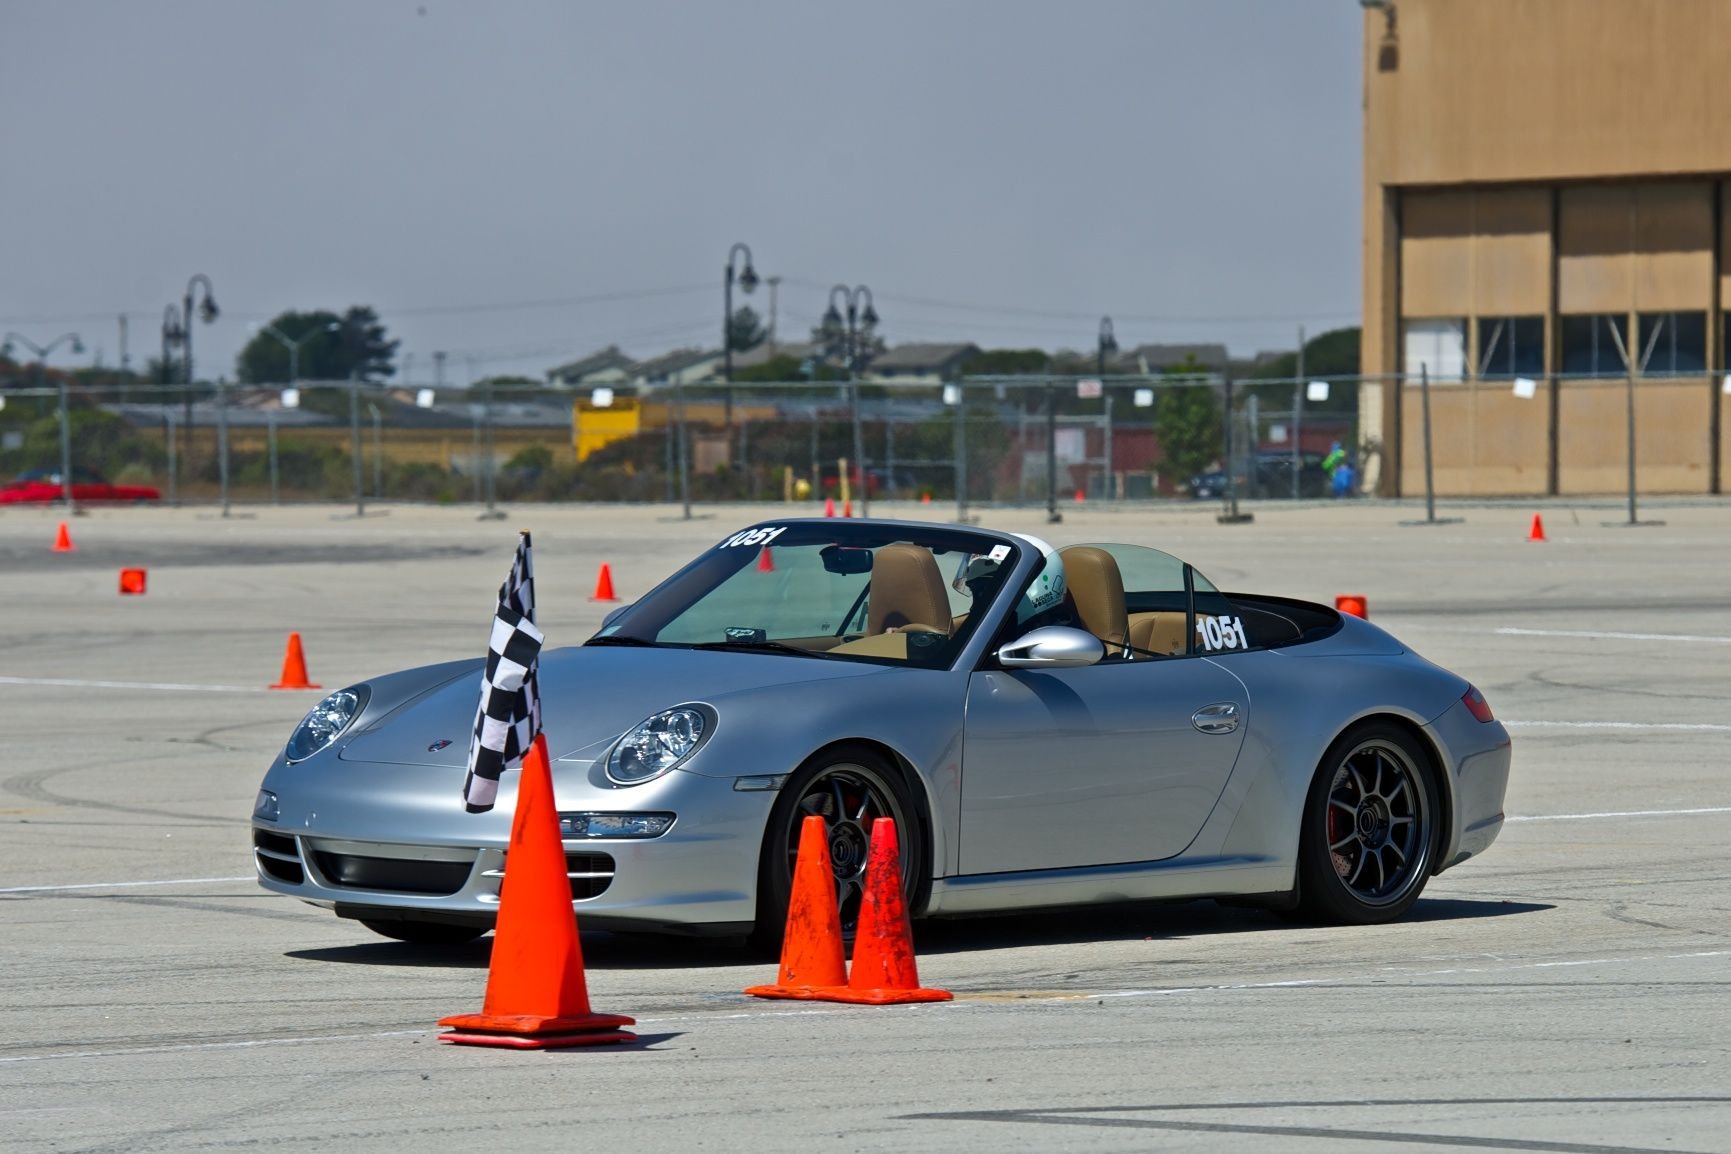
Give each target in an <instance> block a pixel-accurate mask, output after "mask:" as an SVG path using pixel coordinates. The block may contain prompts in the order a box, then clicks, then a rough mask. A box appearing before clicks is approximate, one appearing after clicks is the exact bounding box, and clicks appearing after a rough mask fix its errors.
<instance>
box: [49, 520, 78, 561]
mask: <svg viewBox="0 0 1731 1154" xmlns="http://www.w3.org/2000/svg"><path fill="white" fill-rule="evenodd" d="M54 551H55V552H56V553H71V552H73V551H74V550H73V546H72V532H71V530H69V529H67V528H66V522H64V521H62V522H60V528H59V529H56V530H55V531H54Z"/></svg>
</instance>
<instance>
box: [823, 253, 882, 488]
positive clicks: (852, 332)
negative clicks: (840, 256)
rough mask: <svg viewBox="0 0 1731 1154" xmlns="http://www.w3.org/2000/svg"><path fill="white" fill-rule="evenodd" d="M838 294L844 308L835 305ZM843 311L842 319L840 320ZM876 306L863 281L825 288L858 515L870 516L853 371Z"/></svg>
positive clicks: (825, 322)
mask: <svg viewBox="0 0 1731 1154" xmlns="http://www.w3.org/2000/svg"><path fill="white" fill-rule="evenodd" d="M838 297H839V298H840V299H841V300H842V301H843V302H844V304H845V305H846V312H845V314H844V313H843V310H842V309H839V308H837V307H836V300H837V298H838ZM862 302H863V306H862ZM844 315H845V320H844ZM877 323H878V313H877V309H875V308H873V307H872V290H871V289H870V288H868V287H867V286H865V285H863V284H862V285H856V286H855V287H853V288H851V289H850V288H848V287H847V286H846V285H844V284H838V285H836V286H835V287H834V288H832V289H830V290H829V308H828V310H827V311H825V312H824V314H823V331H824V333H825V334H826V335H828V337H829V343H830V348H831V349H832V350H837V349H839V351H840V354H841V358H842V364H843V366H844V368H845V370H846V372H847V381H848V407H849V409H850V411H851V415H852V418H853V461H852V468H855V469H858V470H859V481H860V485H859V489H860V492H859V505H860V516H862V517H869V516H871V482H870V480H869V479H868V478H867V477H866V464H865V433H864V430H863V429H862V428H861V427H860V411H859V383H858V382H857V381H855V380H854V376H855V373H856V372H857V371H858V370H859V369H861V368H863V367H864V365H865V361H866V360H867V358H866V357H865V356H862V355H861V339H862V338H864V341H865V342H866V343H868V344H869V343H870V341H871V335H872V330H873V329H875V328H876V327H877Z"/></svg>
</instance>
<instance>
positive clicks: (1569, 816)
mask: <svg viewBox="0 0 1731 1154" xmlns="http://www.w3.org/2000/svg"><path fill="white" fill-rule="evenodd" d="M1703 813H1731V805H1710V806H1702V807H1701V808H1699V809H1623V810H1611V811H1607V812H1605V813H1532V814H1522V815H1520V816H1517V817H1505V818H1504V819H1503V821H1505V822H1511V821H1599V820H1601V819H1603V818H1612V817H1692V816H1694V815H1696V814H1703Z"/></svg>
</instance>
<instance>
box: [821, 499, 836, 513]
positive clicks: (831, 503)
mask: <svg viewBox="0 0 1731 1154" xmlns="http://www.w3.org/2000/svg"><path fill="white" fill-rule="evenodd" d="M823 515H824V516H825V517H833V516H835V498H834V497H825V498H824V499H823Z"/></svg>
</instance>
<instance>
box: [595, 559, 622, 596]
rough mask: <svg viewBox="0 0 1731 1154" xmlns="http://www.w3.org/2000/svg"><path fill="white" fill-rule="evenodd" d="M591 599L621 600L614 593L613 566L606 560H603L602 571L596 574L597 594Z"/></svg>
mask: <svg viewBox="0 0 1731 1154" xmlns="http://www.w3.org/2000/svg"><path fill="white" fill-rule="evenodd" d="M589 600H591V601H617V600H619V598H618V597H617V596H615V595H614V593H613V567H612V566H610V565H608V564H607V562H605V561H603V562H601V572H599V573H597V574H596V575H595V596H593V597H591V598H589Z"/></svg>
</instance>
